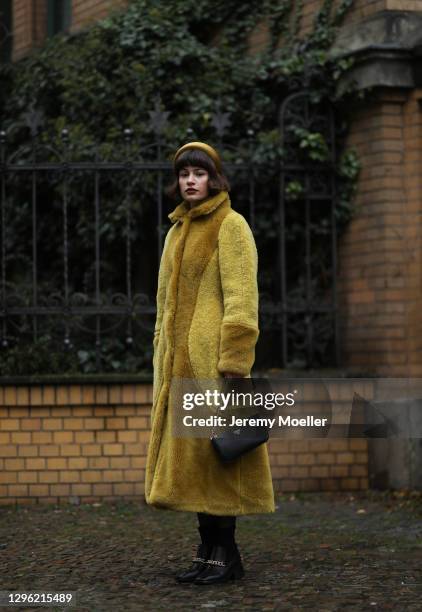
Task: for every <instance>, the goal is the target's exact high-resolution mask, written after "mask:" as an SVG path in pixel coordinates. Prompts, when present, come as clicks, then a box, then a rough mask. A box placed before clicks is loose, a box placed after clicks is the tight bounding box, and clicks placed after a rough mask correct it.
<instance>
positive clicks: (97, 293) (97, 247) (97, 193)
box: [94, 149, 101, 370]
mask: <svg viewBox="0 0 422 612" xmlns="http://www.w3.org/2000/svg"><path fill="white" fill-rule="evenodd" d="M95 156H96V161H97V162H98V149H97V150H96V153H95ZM94 192H95V195H94V208H95V305H96V306H97V309H98V310H99V309H100V299H101V298H100V173H99V171H98V169H97V168H96V169H95V173H94ZM100 352H101V319H100V315H99V312H97V314H96V316H95V364H96V368H97V370H101V356H100Z"/></svg>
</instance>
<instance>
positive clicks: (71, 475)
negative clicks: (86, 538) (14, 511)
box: [0, 384, 368, 505]
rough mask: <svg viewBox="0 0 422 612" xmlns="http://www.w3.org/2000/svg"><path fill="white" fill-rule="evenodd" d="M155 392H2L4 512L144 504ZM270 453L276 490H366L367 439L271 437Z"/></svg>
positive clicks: (132, 388)
mask: <svg viewBox="0 0 422 612" xmlns="http://www.w3.org/2000/svg"><path fill="white" fill-rule="evenodd" d="M151 392H152V388H151V385H149V384H148V385H147V384H122V385H116V384H110V385H105V384H97V385H93V384H85V385H77V384H73V385H44V386H38V385H31V386H26V385H19V386H2V387H0V505H2V504H13V503H16V502H18V503H38V502H41V503H48V502H49V503H57V502H67V501H72V498H79V500H80V501H82V502H92V501H99V500H112V499H118V498H127V499H130V498H133V499H139V500H141V501H142V500H143V499H144V477H145V462H146V453H147V446H148V440H149V435H150V430H149V422H150V419H149V414H150V409H151ZM331 397H332V398H333V393H332V392H331ZM334 399H335V398H334ZM269 452H270V460H271V465H272V474H273V479H274V487H275V490H276V491H279V492H280V491H300V490H311V491H312V490H314V491H320V490H356V489H366V488H367V487H368V453H367V441H366V440H364V439H358V438H352V439H347V438H337V439H308V440H293V439H277V438H273V439H271V440H270V442H269Z"/></svg>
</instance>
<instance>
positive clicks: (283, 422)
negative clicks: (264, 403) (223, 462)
mask: <svg viewBox="0 0 422 612" xmlns="http://www.w3.org/2000/svg"><path fill="white" fill-rule="evenodd" d="M227 421H229V422H227ZM327 421H328V418H322V419H320V418H316V417H314V416H313V415H312V414H308V415H307V416H306V417H302V418H299V419H298V418H294V417H291V416H289V415H286V416H281V415H280V416H279V417H278V419H276V418H269V417H268V418H267V417H262V418H255V419H254V418H250V417H248V418H240V417H235V416H232V418H231V419H230V420H229V419H226V418H225V417H222V416H216V415H211V416H209V417H207V418H198V417H193V416H192V415H190V414H189V415H186V416H184V417H183V425H185V426H186V427H227V426H228V427H248V426H251V427H269V428H270V429H271V428H273V427H274V425H275V424H276V422H278V423H277V424H278V427H325V426H326V424H327Z"/></svg>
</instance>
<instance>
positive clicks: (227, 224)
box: [217, 212, 259, 377]
mask: <svg viewBox="0 0 422 612" xmlns="http://www.w3.org/2000/svg"><path fill="white" fill-rule="evenodd" d="M218 257H219V267H220V278H221V287H222V292H223V300H224V315H223V320H222V324H221V330H220V350H219V360H218V364H217V369H218V371H219V372H220V373H223V372H233V373H235V374H238V375H239V376H242V377H244V376H248V375H249V373H250V370H251V368H252V365H253V363H254V360H255V344H256V341H257V340H258V335H259V329H258V281H257V272H258V254H257V250H256V245H255V240H254V237H253V234H252V231H251V229H250V227H249V225H248V224H247V222H246V220H245V219H244V217H242V215H240V214H238V213H235V212H232V213H229V214H228V215H227V217H226V218H225V219H224V221H223V223H222V224H221V227H220V231H219V235H218Z"/></svg>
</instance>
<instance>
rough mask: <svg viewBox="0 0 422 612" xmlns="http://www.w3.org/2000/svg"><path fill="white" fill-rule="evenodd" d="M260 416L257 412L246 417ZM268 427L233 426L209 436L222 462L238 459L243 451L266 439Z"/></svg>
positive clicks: (245, 451) (247, 450) (249, 449)
mask: <svg viewBox="0 0 422 612" xmlns="http://www.w3.org/2000/svg"><path fill="white" fill-rule="evenodd" d="M256 418H262V417H260V415H259V414H254V415H253V416H250V417H247V419H248V420H249V419H256ZM268 438H269V433H268V427H267V426H264V425H249V424H247V425H243V426H239V427H236V426H233V427H230V428H228V429H225V430H224V431H223V432H222V433H220V434H215V435H212V436H211V443H212V445H213V447H214V448H215V450H216V452H217V454H218V455H219V457H220V459H221V461H222V462H223V463H228V462H230V461H234V460H235V459H238V458H239V457H241V456H242V455H244V454H245V453H247V452H249V451H251V450H253V449H254V448H257V446H259V445H260V444H264V443H265V442H267V441H268Z"/></svg>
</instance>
